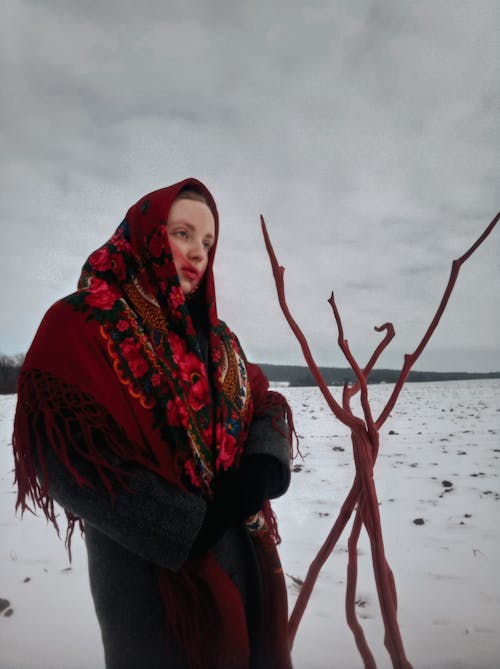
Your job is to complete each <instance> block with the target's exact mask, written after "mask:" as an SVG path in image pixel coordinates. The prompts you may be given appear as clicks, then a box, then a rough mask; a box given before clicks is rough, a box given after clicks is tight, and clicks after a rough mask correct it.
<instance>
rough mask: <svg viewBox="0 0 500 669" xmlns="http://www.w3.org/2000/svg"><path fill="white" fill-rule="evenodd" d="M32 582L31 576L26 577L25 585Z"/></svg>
mask: <svg viewBox="0 0 500 669" xmlns="http://www.w3.org/2000/svg"><path fill="white" fill-rule="evenodd" d="M30 581H31V578H30V577H29V576H26V578H25V579H24V581H23V583H29V582H30Z"/></svg>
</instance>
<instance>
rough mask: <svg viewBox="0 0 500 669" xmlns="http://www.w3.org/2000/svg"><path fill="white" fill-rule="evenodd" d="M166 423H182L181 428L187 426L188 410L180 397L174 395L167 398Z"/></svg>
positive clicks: (174, 424) (173, 425) (174, 425)
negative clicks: (170, 398)
mask: <svg viewBox="0 0 500 669" xmlns="http://www.w3.org/2000/svg"><path fill="white" fill-rule="evenodd" d="M167 423H168V424H169V425H171V426H172V427H177V426H179V425H182V427H183V428H185V429H186V428H187V425H188V412H187V409H186V407H185V406H184V404H183V402H182V400H181V399H180V397H174V399H173V400H168V402H167Z"/></svg>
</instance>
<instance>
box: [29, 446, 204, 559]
mask: <svg viewBox="0 0 500 669" xmlns="http://www.w3.org/2000/svg"><path fill="white" fill-rule="evenodd" d="M34 457H35V455H34ZM110 457H112V458H113V463H114V464H115V462H116V456H114V455H113V456H110ZM35 459H36V457H35ZM44 459H45V465H46V468H47V477H48V481H47V482H48V489H49V494H50V496H51V497H52V498H53V499H54V500H55V501H56V502H57V503H58V504H60V505H61V506H62V507H63V508H64V509H67V510H68V511H70V512H71V513H72V514H73V515H75V516H78V517H79V518H82V519H83V520H84V521H85V522H86V523H88V524H90V525H92V526H93V527H95V528H96V529H98V530H100V531H101V532H103V533H105V534H106V535H108V536H109V537H110V538H111V539H113V540H114V541H116V542H118V543H119V544H121V545H122V546H124V547H125V548H127V549H128V550H130V551H131V552H132V553H135V554H136V555H139V556H140V557H142V558H144V559H146V560H148V561H150V562H154V563H155V564H157V565H159V566H161V567H166V568H168V569H171V570H174V571H176V570H177V569H179V568H180V567H181V566H182V564H183V563H184V561H185V560H186V559H187V557H188V555H189V552H190V550H191V547H192V544H193V542H194V540H195V538H196V536H197V534H198V532H199V530H200V528H201V526H202V524H203V520H204V517H205V513H206V504H205V502H204V501H203V499H201V498H200V497H197V496H196V495H192V494H190V493H188V492H186V491H184V490H181V489H180V488H178V487H177V486H175V485H173V484H170V483H168V482H166V481H165V480H163V479H162V478H161V477H159V476H158V475H156V474H155V473H154V472H151V471H148V470H146V469H140V468H137V469H129V471H130V478H128V479H127V485H128V486H129V487H130V488H131V491H129V490H126V489H125V488H124V487H123V486H122V485H120V484H117V485H115V486H114V488H113V493H114V497H113V498H112V497H111V496H110V494H109V492H108V491H107V490H106V488H105V487H104V485H103V483H102V481H101V480H100V478H99V476H98V474H97V472H96V471H95V469H94V468H93V466H92V465H91V463H89V462H88V461H86V460H84V459H83V458H81V457H77V456H75V455H74V454H73V455H72V458H71V464H72V465H73V466H74V467H75V468H76V469H78V471H79V472H80V473H81V474H82V475H83V476H85V478H86V479H87V480H88V481H89V482H90V483H91V484H92V486H93V487H90V486H86V485H84V486H80V485H78V483H77V482H76V481H75V479H74V478H73V476H72V475H71V474H70V473H69V472H68V469H67V468H66V467H65V465H64V464H63V463H62V462H61V461H60V460H59V458H58V457H57V455H56V454H55V453H54V452H53V450H52V449H51V448H50V446H49V445H48V444H47V446H46V447H45V448H44ZM37 469H38V476H39V478H40V479H42V474H41V468H40V466H39V463H38V467H37Z"/></svg>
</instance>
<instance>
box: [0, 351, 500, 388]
mask: <svg viewBox="0 0 500 669" xmlns="http://www.w3.org/2000/svg"><path fill="white" fill-rule="evenodd" d="M23 361H24V354H22V353H19V354H18V355H13V356H9V355H2V354H0V394H2V395H6V394H12V393H15V392H16V389H17V378H18V376H19V372H20V370H21V366H22V364H23ZM260 367H261V368H262V370H263V372H264V374H265V375H266V376H267V378H268V379H269V381H271V382H273V383H282V384H284V385H289V386H292V387H298V386H314V385H315V383H314V379H313V377H312V375H311V372H310V371H309V369H308V368H307V367H303V366H300V365H268V364H266V363H264V364H260ZM319 369H320V371H321V373H322V375H323V378H324V379H325V381H326V382H327V384H328V385H329V386H342V385H344V383H345V382H346V381H347V382H352V381H355V380H356V379H355V377H354V372H353V371H352V369H348V368H347V367H346V368H333V367H320V368H319ZM398 376H399V370H396V369H375V370H373V372H372V373H371V374H370V376H369V379H368V383H395V382H396V381H397V379H398ZM499 378H500V372H488V373H480V372H478V373H474V372H472V373H469V372H410V374H409V376H408V381H460V380H467V379H499Z"/></svg>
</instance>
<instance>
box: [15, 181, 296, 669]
mask: <svg viewBox="0 0 500 669" xmlns="http://www.w3.org/2000/svg"><path fill="white" fill-rule="evenodd" d="M185 187H189V188H191V189H194V190H196V191H198V192H200V193H201V194H203V195H204V197H205V198H206V201H207V203H208V206H209V208H210V209H211V211H212V214H213V216H214V219H215V239H214V243H213V246H212V248H211V249H210V254H209V261H208V266H207V270H206V273H205V276H204V278H203V280H202V282H201V284H200V287H199V289H198V290H199V291H203V295H204V301H205V305H206V310H207V314H206V315H207V322H208V349H209V356H208V357H209V360H208V363H207V360H205V359H204V356H203V354H202V351H201V349H200V345H199V342H198V339H197V337H196V331H195V327H194V324H193V321H192V319H191V315H190V312H189V303H188V301H186V297H185V296H184V293H183V291H182V289H181V287H180V284H179V278H178V276H177V272H176V269H175V265H174V262H173V258H172V253H171V250H170V247H169V242H168V237H167V234H166V221H167V218H168V212H169V210H170V207H171V205H172V203H173V202H174V200H175V198H176V196H177V195H178V194H179V192H180V191H181V190H182V189H183V188H185ZM218 229H219V225H218V214H217V208H216V205H215V202H214V200H213V197H212V195H211V194H210V192H209V191H208V190H207V188H206V187H205V186H204V185H203V184H202V183H201V182H199V181H197V180H196V179H186V180H184V181H181V182H179V183H177V184H175V185H173V186H170V187H167V188H162V189H159V190H156V191H154V192H152V193H150V194H148V195H146V196H144V197H143V198H141V199H140V200H139V201H138V202H137V203H136V204H135V205H133V206H132V207H131V208H130V209H129V210H128V212H127V214H126V216H125V218H124V220H123V221H122V223H121V224H120V225H119V226H118V228H117V229H116V231H115V233H114V234H113V235H112V237H111V238H110V239H109V241H107V242H106V243H105V244H104V245H103V246H101V247H100V248H99V249H97V250H96V251H94V252H93V253H92V254H91V255H90V256H89V258H88V260H87V261H86V263H85V265H84V267H83V270H82V273H81V276H80V280H79V283H78V289H77V291H76V292H74V293H73V294H71V295H69V296H67V297H65V298H63V299H61V300H59V301H58V302H56V303H55V304H54V305H53V306H52V307H51V308H50V309H49V310H48V312H47V313H46V315H45V317H44V318H43V320H42V323H41V324H40V327H39V329H38V331H37V334H36V336H35V338H34V341H33V343H32V345H31V347H30V350H29V351H28V353H27V356H26V359H25V362H24V365H23V369H22V371H21V374H20V377H19V382H18V405H17V409H16V416H15V422H14V434H13V449H14V458H15V477H16V478H15V480H16V483H17V486H18V497H17V504H16V508H21V510H22V511H23V512H24V510H25V509H29V510H32V507H33V506H38V507H39V508H41V509H42V510H43V512H44V513H45V515H46V517H47V518H48V519H49V520H50V521H51V522H52V523H53V525H54V526H55V528H56V529H57V531H58V532H59V527H58V523H57V519H56V511H55V509H54V502H53V500H52V499H51V498H50V495H49V484H48V476H47V469H46V466H45V463H44V456H43V441H44V440H45V442H46V443H47V441H48V443H49V444H50V447H51V448H52V449H53V451H54V452H55V453H56V454H57V456H58V458H59V459H60V461H61V462H62V463H63V464H64V465H65V466H66V468H67V470H68V473H69V475H71V476H72V477H74V479H75V480H76V481H77V483H78V484H79V485H80V486H85V485H87V486H92V484H91V482H89V481H88V480H87V479H86V478H85V476H84V475H83V474H82V472H80V471H78V469H77V468H76V467H75V466H74V465H73V463H72V461H71V454H72V452H74V453H78V455H79V456H80V458H83V459H85V460H86V461H88V462H89V463H91V464H92V466H93V467H94V468H95V471H96V472H97V474H98V476H99V478H100V480H101V481H102V483H103V484H104V485H105V487H106V488H107V490H108V492H109V494H110V496H111V497H112V496H113V491H114V489H116V486H124V487H125V488H127V477H128V473H127V469H126V468H125V467H122V466H120V464H117V462H118V463H126V464H127V465H129V464H131V463H132V464H136V465H138V466H140V467H145V468H147V469H149V470H151V471H153V472H155V473H156V474H158V475H159V476H160V477H162V478H163V479H164V480H165V481H168V482H169V483H173V484H175V485H177V486H179V487H181V488H182V489H184V490H187V491H189V492H192V493H194V494H197V495H201V496H203V497H204V499H205V500H207V501H209V500H210V499H211V498H212V497H213V494H214V493H213V490H214V487H215V484H216V481H217V476H218V474H219V473H221V472H226V471H228V470H230V469H231V468H235V467H237V466H238V464H239V461H240V458H241V455H242V453H243V450H244V444H245V440H246V437H247V434H248V429H249V426H250V423H251V420H252V416H253V415H254V413H255V414H258V413H259V411H260V410H262V408H263V406H264V405H265V404H266V402H267V403H269V402H270V403H274V404H278V405H280V406H281V407H282V408H284V410H286V409H287V407H286V406H285V405H286V403H285V405H284V404H283V402H284V398H282V397H281V396H279V395H277V394H276V393H269V392H267V388H268V384H267V380H266V379H265V377H264V375H263V374H262V372H261V371H260V370H259V369H258V368H257V367H256V366H254V365H250V364H249V363H248V362H247V361H246V359H245V356H244V353H243V351H242V349H241V346H240V344H239V342H238V339H237V337H236V336H235V335H234V334H233V333H232V332H231V331H230V330H229V328H228V327H227V326H226V324H225V323H224V322H222V321H221V320H219V318H218V315H217V307H216V295H215V284H214V276H213V261H214V254H215V248H216V243H217V237H218ZM96 437H99V438H96ZM102 443H106V446H107V449H108V451H109V452H108V453H107V454H105V453H103V452H102V449H100V447H99V444H102ZM32 448H35V449H36V452H37V455H38V460H39V462H40V467H41V470H42V476H41V480H39V479H38V478H37V475H36V469H35V466H34V462H33V458H32V455H31V453H32V451H31V449H32ZM110 453H111V454H112V455H115V456H117V458H116V459H114V458H113V457H110V455H109V454H110ZM66 516H67V521H68V525H67V535H66V542H67V546H68V550H70V543H71V535H72V532H73V529H74V526H75V523H76V522H78V521H79V519H78V518H75V517H74V516H73V515H72V514H71V513H70V512H66ZM266 519H267V522H266ZM252 521H253V522H252V524H251V525H252V528H253V530H254V533H253V538H254V541H255V542H256V545H257V546H258V547H259V551H258V552H259V560H260V562H261V567H262V573H263V578H264V579H265V580H266V579H267V581H268V588H267V589H268V592H269V593H271V592H274V600H275V602H276V604H275V605H276V606H278V607H281V612H280V614H279V615H280V618H281V619H283V620H284V621H285V628H283V624H282V625H281V627H280V626H279V625H278V628H279V629H277V627H276V623H275V621H274V622H273V625H274V628H273V629H274V630H275V632H273V638H271V639H270V640H269V643H270V645H271V646H272V645H273V644H276V643H277V638H278V637H280V638H281V641H279V643H280V644H281V646H283V644H284V641H283V638H284V637H285V636H286V592H284V591H283V588H284V583H282V574H281V576H278V574H279V573H280V565H279V560H278V558H277V553H276V551H275V547H274V541H275V540H276V536H277V532H276V526H275V523H274V522H273V517H272V514H271V513H270V507H269V506H267V508H266V513H265V514H264V513H261V514H259V518H257V519H255V518H254V519H252ZM80 526H81V527H82V528H83V525H82V523H81V521H80ZM70 555H71V554H70ZM266 555H267V558H266V557H265V556H266ZM195 562H196V563H195V564H193V563H190V562H189V561H188V564H186V566H185V567H184V568H182V569H181V571H180V572H178V573H176V574H171V573H167V570H162V571H163V573H162V574H161V575H160V589H161V592H162V595H163V597H164V600H165V605H166V610H167V611H169V616H170V612H172V616H171V618H172V619H173V622H172V621H171V626H173V628H171V630H170V631H171V633H173V634H174V635H176V636H178V637H179V638H181V637H182V635H183V632H182V627H183V626H184V627H186V626H188V627H189V622H186V621H190V620H193V619H196V610H193V606H194V609H196V604H194V605H193V601H189V604H187V603H186V602H187V601H188V600H189V599H190V598H189V597H188V598H186V597H184V599H183V594H182V592H183V591H184V592H185V591H186V590H187V589H189V587H190V584H192V583H194V582H197V583H199V582H200V580H201V581H203V582H204V583H205V586H207V587H204V590H205V591H207V592H208V593H209V596H210V597H211V601H212V609H216V610H218V612H219V616H218V619H219V623H220V624H219V633H218V640H217V642H214V643H213V644H212V645H213V646H214V647H213V655H214V657H215V656H217V657H218V658H219V659H218V660H217V661H216V660H213V662H214V666H226V665H227V666H228V667H229V666H234V667H245V666H246V661H247V660H246V659H245V658H247V656H248V647H247V646H248V640H247V639H246V637H245V620H244V612H243V610H242V604H241V600H240V598H239V597H238V594H237V592H236V589H235V587H234V586H233V585H232V583H231V582H230V579H229V578H228V577H227V575H225V574H224V573H221V570H220V568H218V565H217V564H216V563H215V560H214V559H213V558H211V556H210V554H207V556H205V557H204V558H201V559H197V561H195ZM280 579H281V580H280ZM191 600H192V598H191ZM183 601H184V603H183ZM195 601H196V598H195ZM200 606H201V604H198V608H199V607H200ZM198 613H200V616H201V615H202V612H201V611H199V612H198ZM174 614H175V615H174ZM272 615H273V617H275V614H274V613H273V614H272ZM229 629H230V633H229ZM184 636H186V635H184ZM202 636H203V634H201V635H200V638H199V643H197V642H196V634H194V635H193V630H192V629H191V630H190V641H191V646H192V648H193V653H194V655H193V657H192V658H191V659H190V666H195V664H196V657H195V655H196V653H198V656H199V652H200V648H201V645H202V644H206V642H207V640H206V639H202ZM221 639H222V641H221ZM245 644H246V645H245ZM283 648H284V646H283ZM204 652H205V651H204ZM207 652H208V651H207ZM280 652H282V654H283V655H286V651H283V650H282V651H280ZM220 658H225V659H223V660H221V659H220ZM231 658H232V659H231ZM287 662H288V660H283V666H287ZM275 666H276V667H279V666H281V662H280V661H277V663H276V664H275Z"/></svg>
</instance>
